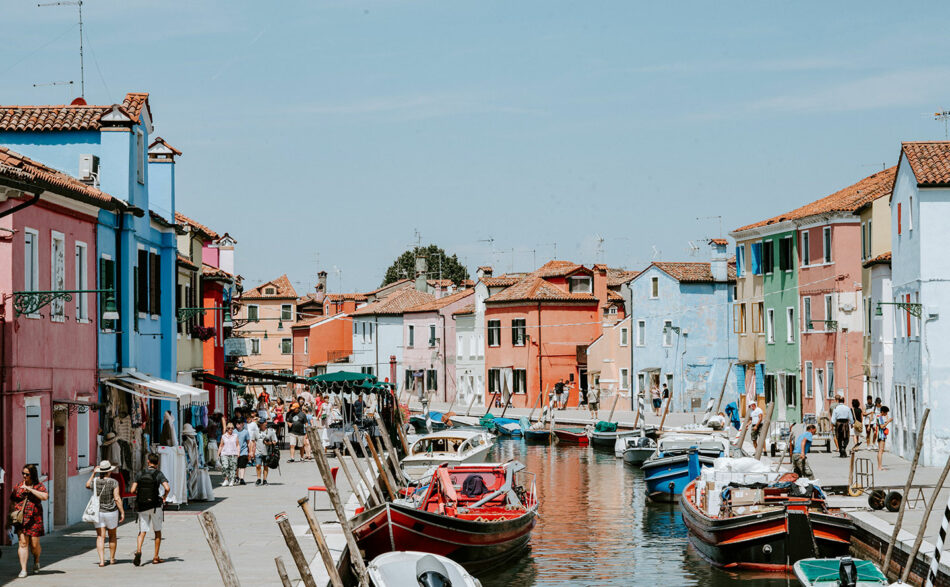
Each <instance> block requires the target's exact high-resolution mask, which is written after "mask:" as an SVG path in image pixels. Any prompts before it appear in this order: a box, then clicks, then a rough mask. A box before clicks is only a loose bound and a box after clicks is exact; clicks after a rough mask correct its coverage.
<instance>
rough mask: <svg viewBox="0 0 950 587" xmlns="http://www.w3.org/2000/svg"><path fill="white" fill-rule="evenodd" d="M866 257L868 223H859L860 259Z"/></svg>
mask: <svg viewBox="0 0 950 587" xmlns="http://www.w3.org/2000/svg"><path fill="white" fill-rule="evenodd" d="M867 258H868V225H867V224H865V223H864V222H862V223H861V259H862V260H864V259H867Z"/></svg>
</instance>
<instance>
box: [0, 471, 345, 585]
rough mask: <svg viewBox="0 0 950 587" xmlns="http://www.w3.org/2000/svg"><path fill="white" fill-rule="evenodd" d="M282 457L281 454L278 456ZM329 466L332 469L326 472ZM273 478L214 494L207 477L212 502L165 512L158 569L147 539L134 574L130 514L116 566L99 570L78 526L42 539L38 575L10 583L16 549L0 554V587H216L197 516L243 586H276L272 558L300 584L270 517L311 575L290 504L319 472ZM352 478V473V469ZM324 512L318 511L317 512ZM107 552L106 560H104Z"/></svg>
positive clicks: (85, 531) (325, 515) (303, 525)
mask: <svg viewBox="0 0 950 587" xmlns="http://www.w3.org/2000/svg"><path fill="white" fill-rule="evenodd" d="M285 454H286V453H285ZM332 464H334V463H333V462H332V461H331V465H332ZM279 470H280V473H278V472H277V470H274V471H271V474H270V477H269V481H270V484H269V485H267V486H266V487H265V486H255V485H254V481H255V479H256V478H255V476H254V470H253V469H251V468H249V469H248V475H247V480H248V481H249V484H248V485H245V486H238V487H218V484H219V483H220V481H221V477H220V475H219V474H217V473H216V472H213V473H212V480H213V482H214V484H215V501H214V502H213V503H212V502H193V503H191V504H189V505H186V506H182V508H181V509H180V510H176V508H174V507H170V508H169V509H168V510H167V511H166V512H165V527H164V529H163V531H162V535H163V539H162V549H161V556H162V558H164V559H165V562H164V563H163V564H161V565H153V564H151V562H150V561H151V559H152V553H153V552H154V543H153V541H152V539H151V535H149V538H148V539H147V540H146V543H145V546H144V547H143V549H142V552H143V556H142V561H143V565H142V566H141V567H135V566H134V565H133V564H132V556H133V553H134V552H135V536H136V533H137V531H138V527H137V524H136V521H135V514H132V515H130V516H128V517H127V518H126V521H125V523H123V524H122V525H120V526H119V533H118V535H119V551H118V555H117V556H116V564H115V565H114V566H113V565H110V566H107V567H105V568H99V566H98V564H99V558H98V556H97V555H96V550H95V547H96V534H95V530H94V529H93V528H92V525H91V524H84V523H83V524H77V525H75V526H71V527H68V528H65V529H63V530H58V531H56V532H54V533H52V534H50V535H47V536H45V537H43V539H42V545H43V554H42V556H41V558H40V562H41V564H42V569H41V571H40V573H39V574H37V575H30V576H29V577H27V578H25V579H16V576H17V574H18V573H19V572H20V567H19V563H18V560H17V551H16V547H15V546H4V547H3V548H2V553H3V557H2V558H0V584H7V583H9V582H11V581H15V582H16V583H14V584H17V585H25V586H51V587H52V586H57V587H61V586H63V585H75V586H78V585H136V584H141V585H148V586H149V587H157V586H162V585H221V577H220V575H219V573H218V568H217V566H216V565H215V562H214V559H213V558H212V556H211V550H210V548H209V547H208V543H207V542H206V541H205V537H204V534H203V533H202V531H201V528H200V526H199V524H198V519H197V515H198V514H199V513H200V512H202V511H204V510H210V511H212V512H214V514H215V517H216V518H217V520H218V524H219V526H220V527H221V529H222V532H223V534H224V537H225V543H226V545H227V548H228V549H229V550H230V553H231V559H232V560H233V562H234V566H235V567H236V570H237V572H238V575H239V576H240V578H241V583H242V584H243V585H280V579H279V577H278V576H277V567H276V566H275V563H274V557H276V556H278V555H280V556H282V557H283V558H284V564H285V565H286V567H287V571H288V574H289V575H290V577H291V579H292V580H293V581H294V582H295V584H296V580H297V579H298V577H299V574H298V573H297V569H296V567H295V566H294V563H293V559H292V557H291V556H290V552H289V550H288V549H287V546H286V544H285V543H284V539H283V537H282V535H281V534H280V530H279V529H278V527H277V523H276V521H275V519H274V516H275V515H276V514H278V513H280V512H287V516H288V519H289V520H290V522H291V524H292V525H293V527H294V532H295V534H296V535H297V539H298V541H299V543H300V545H301V548H302V549H303V552H304V554H305V555H306V556H307V559H308V560H311V561H313V563H312V564H311V567H312V568H313V570H314V572H315V574H316V571H317V567H322V564H321V562H320V557H319V555H318V554H317V549H316V546H315V544H314V541H313V538H312V537H311V536H310V534H309V530H308V527H307V521H306V518H304V515H303V512H301V510H300V508H299V507H298V506H297V500H298V499H300V498H301V497H304V496H306V495H307V494H308V491H307V487H308V486H310V485H315V484H320V472H319V470H318V469H317V466H316V464H314V463H313V462H296V463H286V462H285V463H281V466H280V469H279ZM351 470H352V468H351ZM337 481H338V483H339V484H340V487H341V490H342V491H343V493H344V496H343V498H344V500H347V499H348V497H349V496H350V495H351V491H350V490H349V488H348V486H347V484H346V479H345V478H344V476H343V475H342V473H341V474H340V475H339V478H338V479H337ZM313 507H314V508H316V509H317V510H318V511H317V516H318V519H320V521H321V522H325V521H330V520H335V519H336V518H335V516H334V514H333V512H332V511H330V501H329V499H328V498H327V496H326V494H325V493H320V494H318V497H317V501H316V503H314V504H313ZM321 509H322V510H325V511H319V510H321ZM108 556H109V555H108V550H107V551H106V557H107V558H106V560H108Z"/></svg>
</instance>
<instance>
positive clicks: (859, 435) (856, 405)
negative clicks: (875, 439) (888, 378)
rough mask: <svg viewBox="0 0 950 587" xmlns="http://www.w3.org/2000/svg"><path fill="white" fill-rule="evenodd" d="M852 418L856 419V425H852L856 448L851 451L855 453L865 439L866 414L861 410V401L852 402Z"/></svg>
mask: <svg viewBox="0 0 950 587" xmlns="http://www.w3.org/2000/svg"><path fill="white" fill-rule="evenodd" d="M851 416H852V417H853V418H854V424H852V425H851V427H852V428H853V429H854V447H853V448H852V449H851V450H852V451H855V450H858V446H860V444H861V440H862V439H863V438H864V412H863V411H862V410H861V402H860V401H859V400H856V399H853V400H851Z"/></svg>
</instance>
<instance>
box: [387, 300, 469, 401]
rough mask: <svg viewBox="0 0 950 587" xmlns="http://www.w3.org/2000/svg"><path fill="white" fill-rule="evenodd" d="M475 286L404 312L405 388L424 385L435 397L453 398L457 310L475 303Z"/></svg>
mask: <svg viewBox="0 0 950 587" xmlns="http://www.w3.org/2000/svg"><path fill="white" fill-rule="evenodd" d="M474 294H475V290H474V289H465V290H462V291H459V292H456V293H453V294H447V295H444V296H443V297H441V298H439V299H437V300H434V301H431V302H427V303H425V304H421V305H418V306H415V307H412V308H409V309H408V310H406V311H405V313H404V314H403V354H402V360H403V368H404V370H405V372H404V374H403V382H402V386H403V389H406V388H413V389H416V390H418V389H419V386H424V389H425V390H426V391H427V392H428V391H431V392H432V397H433V398H435V399H438V400H441V401H447V402H452V401H453V400H454V399H455V394H456V391H457V390H456V388H455V383H456V381H457V378H456V373H455V351H456V329H455V317H454V313H455V312H456V311H458V310H461V309H463V308H465V307H466V306H470V305H471V304H472V300H473V299H474V298H473V295H474Z"/></svg>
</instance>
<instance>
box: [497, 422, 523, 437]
mask: <svg viewBox="0 0 950 587" xmlns="http://www.w3.org/2000/svg"><path fill="white" fill-rule="evenodd" d="M494 422H495V432H497V433H498V434H501V435H502V436H521V424H520V423H519V422H518V420H513V419H511V418H495V420H494Z"/></svg>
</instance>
